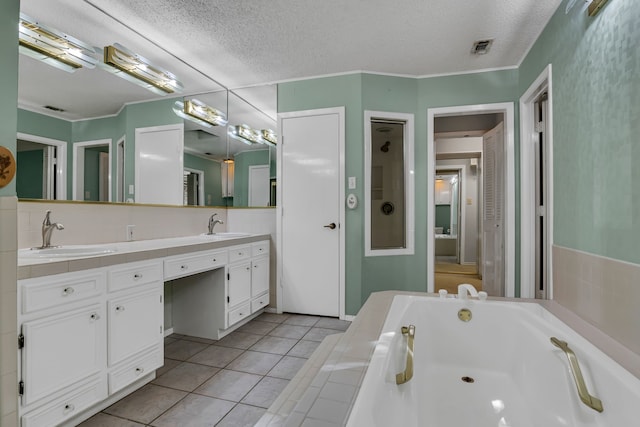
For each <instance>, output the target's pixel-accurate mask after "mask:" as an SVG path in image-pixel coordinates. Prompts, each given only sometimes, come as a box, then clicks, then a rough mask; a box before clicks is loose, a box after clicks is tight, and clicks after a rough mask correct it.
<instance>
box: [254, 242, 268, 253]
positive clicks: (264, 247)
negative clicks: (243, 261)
mask: <svg viewBox="0 0 640 427" xmlns="http://www.w3.org/2000/svg"><path fill="white" fill-rule="evenodd" d="M269 245H270V242H269V241H268V240H265V241H263V242H256V243H253V244H252V245H251V256H260V255H268V254H269Z"/></svg>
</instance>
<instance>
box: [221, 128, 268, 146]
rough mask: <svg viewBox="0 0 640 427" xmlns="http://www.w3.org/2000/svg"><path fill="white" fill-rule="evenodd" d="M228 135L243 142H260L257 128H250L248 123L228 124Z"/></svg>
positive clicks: (249, 143) (250, 143)
mask: <svg viewBox="0 0 640 427" xmlns="http://www.w3.org/2000/svg"><path fill="white" fill-rule="evenodd" d="M228 133H229V136H230V137H232V138H234V139H237V140H238V141H242V142H244V143H245V144H248V145H252V144H257V143H259V142H260V134H259V133H258V131H257V130H255V129H252V128H251V127H250V126H249V125H245V124H242V125H236V126H229V131H228Z"/></svg>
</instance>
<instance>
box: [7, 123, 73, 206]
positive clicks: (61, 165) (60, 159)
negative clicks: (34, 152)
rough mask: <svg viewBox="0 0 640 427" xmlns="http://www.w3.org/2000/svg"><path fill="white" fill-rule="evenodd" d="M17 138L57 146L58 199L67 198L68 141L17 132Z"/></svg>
mask: <svg viewBox="0 0 640 427" xmlns="http://www.w3.org/2000/svg"><path fill="white" fill-rule="evenodd" d="M16 136H17V139H21V140H23V141H29V142H37V143H38V144H43V145H50V146H53V147H56V151H57V155H56V166H57V168H56V170H57V176H56V195H57V197H56V199H55V200H67V144H68V143H67V141H61V140H59V139H52V138H46V137H44V136H38V135H31V134H28V133H22V132H18V133H17V135H16Z"/></svg>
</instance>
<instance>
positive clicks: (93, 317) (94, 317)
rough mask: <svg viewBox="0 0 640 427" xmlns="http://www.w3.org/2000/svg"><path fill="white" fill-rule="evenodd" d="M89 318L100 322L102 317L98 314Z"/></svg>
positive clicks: (93, 314)
mask: <svg viewBox="0 0 640 427" xmlns="http://www.w3.org/2000/svg"><path fill="white" fill-rule="evenodd" d="M89 318H90V319H91V320H98V319H100V315H99V314H98V313H92V314H91V316H89Z"/></svg>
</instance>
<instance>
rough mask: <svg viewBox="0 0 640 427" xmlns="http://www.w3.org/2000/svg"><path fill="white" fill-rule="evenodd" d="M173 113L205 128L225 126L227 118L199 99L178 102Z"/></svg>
mask: <svg viewBox="0 0 640 427" xmlns="http://www.w3.org/2000/svg"><path fill="white" fill-rule="evenodd" d="M173 112H174V113H176V114H177V115H178V116H180V117H182V118H183V119H187V120H191V121H192V122H196V123H198V124H199V125H202V126H205V127H209V128H210V127H212V126H225V125H226V124H227V116H226V115H225V114H224V113H223V112H222V111H220V110H218V109H216V108H213V107H210V106H208V105H207V104H205V103H204V102H202V101H198V100H197V99H185V100H184V101H176V103H175V104H174V106H173Z"/></svg>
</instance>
